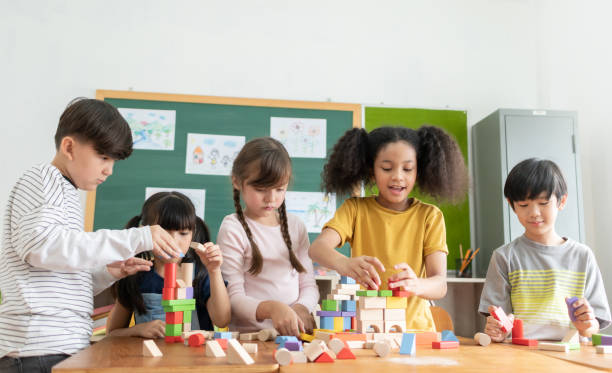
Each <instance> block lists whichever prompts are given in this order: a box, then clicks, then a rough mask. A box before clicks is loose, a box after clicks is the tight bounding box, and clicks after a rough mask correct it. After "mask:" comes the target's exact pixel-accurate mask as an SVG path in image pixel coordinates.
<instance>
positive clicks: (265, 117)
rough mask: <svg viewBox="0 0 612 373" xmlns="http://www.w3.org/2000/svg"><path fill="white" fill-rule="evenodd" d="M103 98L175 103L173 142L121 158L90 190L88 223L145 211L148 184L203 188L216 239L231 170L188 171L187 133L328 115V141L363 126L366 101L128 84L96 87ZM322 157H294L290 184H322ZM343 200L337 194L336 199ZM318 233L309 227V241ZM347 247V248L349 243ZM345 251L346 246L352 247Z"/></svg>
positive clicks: (253, 130) (165, 106)
mask: <svg viewBox="0 0 612 373" xmlns="http://www.w3.org/2000/svg"><path fill="white" fill-rule="evenodd" d="M96 97H97V98H98V99H103V100H105V101H106V102H109V103H110V104H112V105H114V106H115V107H117V108H133V109H153V110H174V111H175V112H176V126H175V137H174V150H143V149H135V150H134V152H133V153H132V155H131V156H130V157H129V158H128V159H126V160H123V161H119V162H116V163H115V167H114V171H113V175H112V176H111V177H110V178H108V180H107V181H106V182H105V183H104V184H102V185H100V186H99V187H98V189H97V191H96V192H90V193H89V195H88V197H87V209H86V219H85V224H86V225H85V228H86V230H97V229H101V228H109V229H119V228H122V227H123V226H124V225H125V224H126V222H127V221H128V220H129V219H130V218H131V217H132V216H134V215H137V214H139V213H140V210H141V207H142V204H143V202H144V200H145V188H146V187H160V188H187V189H205V190H206V200H205V216H204V219H205V221H206V223H207V225H208V226H209V228H210V231H211V235H212V238H213V240H216V236H217V232H218V230H219V226H220V225H221V221H222V220H223V217H224V216H226V215H228V214H231V213H233V212H234V204H233V199H232V188H231V183H230V177H229V176H227V175H199V174H187V173H186V172H185V162H186V156H187V154H186V151H187V134H188V133H199V134H212V135H231V136H245V138H246V141H249V140H251V139H253V138H255V137H261V136H269V135H270V117H290V118H320V119H326V121H327V122H326V127H327V136H326V142H327V144H326V149H327V152H328V154H329V151H330V149H331V148H332V147H333V145H334V144H335V143H336V141H337V140H338V138H339V137H340V136H341V135H342V134H343V133H344V132H345V131H347V130H348V129H350V128H351V127H353V126H355V125H356V126H361V106H360V105H357V104H338V103H328V102H304V101H285V100H261V99H240V98H226V97H212V96H191V95H171V94H156V93H140V92H123V91H98V92H97V96H96ZM325 161H326V160H325V159H324V158H293V159H292V162H293V181H292V183H291V184H290V186H289V190H293V191H300V192H319V191H320V184H321V176H320V175H321V171H322V169H323V165H324V164H325ZM341 203H342V200H340V199H338V200H337V206H339V205H340V204H341ZM316 236H317V234H316V233H311V234H310V239H311V241H312V240H314V238H316ZM345 251H346V249H345ZM345 254H348V253H347V252H346V253H345Z"/></svg>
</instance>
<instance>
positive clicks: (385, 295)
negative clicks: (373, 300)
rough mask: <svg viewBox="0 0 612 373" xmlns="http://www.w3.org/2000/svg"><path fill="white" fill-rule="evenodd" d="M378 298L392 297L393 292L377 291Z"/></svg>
mask: <svg viewBox="0 0 612 373" xmlns="http://www.w3.org/2000/svg"><path fill="white" fill-rule="evenodd" d="M378 296H379V297H392V296H393V291H392V290H379V291H378Z"/></svg>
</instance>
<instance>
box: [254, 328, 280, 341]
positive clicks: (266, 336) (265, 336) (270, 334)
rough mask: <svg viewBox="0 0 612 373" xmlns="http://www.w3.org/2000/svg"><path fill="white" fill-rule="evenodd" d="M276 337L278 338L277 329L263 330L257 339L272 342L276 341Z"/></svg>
mask: <svg viewBox="0 0 612 373" xmlns="http://www.w3.org/2000/svg"><path fill="white" fill-rule="evenodd" d="M276 337H278V332H277V331H276V329H263V330H260V331H259V333H258V334H257V338H259V340H260V341H262V342H266V341H271V340H273V339H276Z"/></svg>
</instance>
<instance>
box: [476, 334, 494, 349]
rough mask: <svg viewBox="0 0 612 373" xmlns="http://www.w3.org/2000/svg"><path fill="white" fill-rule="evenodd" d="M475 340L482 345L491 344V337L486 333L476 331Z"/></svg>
mask: <svg viewBox="0 0 612 373" xmlns="http://www.w3.org/2000/svg"><path fill="white" fill-rule="evenodd" d="M474 342H476V343H478V344H479V345H481V346H488V345H490V344H491V337H489V335H488V334H485V333H476V334H474Z"/></svg>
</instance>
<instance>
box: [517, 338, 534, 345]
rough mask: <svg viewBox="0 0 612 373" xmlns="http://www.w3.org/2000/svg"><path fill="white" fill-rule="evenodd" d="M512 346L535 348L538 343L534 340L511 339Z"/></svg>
mask: <svg viewBox="0 0 612 373" xmlns="http://www.w3.org/2000/svg"><path fill="white" fill-rule="evenodd" d="M512 344H514V345H521V346H537V345H538V341H537V340H536V339H527V338H512Z"/></svg>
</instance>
